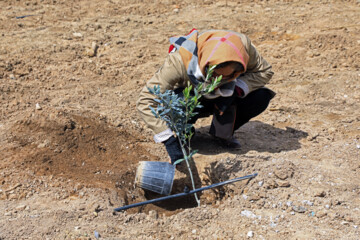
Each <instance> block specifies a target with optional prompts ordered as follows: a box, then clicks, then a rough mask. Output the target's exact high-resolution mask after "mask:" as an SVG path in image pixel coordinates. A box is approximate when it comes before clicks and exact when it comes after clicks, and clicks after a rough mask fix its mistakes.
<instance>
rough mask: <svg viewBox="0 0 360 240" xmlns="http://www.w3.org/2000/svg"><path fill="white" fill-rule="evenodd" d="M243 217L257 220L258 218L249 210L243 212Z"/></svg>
mask: <svg viewBox="0 0 360 240" xmlns="http://www.w3.org/2000/svg"><path fill="white" fill-rule="evenodd" d="M241 216H245V217H248V218H257V216H256V215H255V214H254V213H253V212H251V211H249V210H243V211H241Z"/></svg>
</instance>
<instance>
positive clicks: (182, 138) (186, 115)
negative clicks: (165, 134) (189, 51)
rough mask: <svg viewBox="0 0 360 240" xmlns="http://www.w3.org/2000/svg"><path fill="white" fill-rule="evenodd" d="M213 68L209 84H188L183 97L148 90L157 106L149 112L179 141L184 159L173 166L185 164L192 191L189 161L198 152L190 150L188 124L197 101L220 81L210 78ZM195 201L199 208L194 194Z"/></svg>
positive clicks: (155, 89) (193, 185)
mask: <svg viewBox="0 0 360 240" xmlns="http://www.w3.org/2000/svg"><path fill="white" fill-rule="evenodd" d="M215 67H216V65H214V66H211V67H209V69H208V71H207V74H206V79H205V82H206V83H208V82H210V81H211V83H210V84H208V85H207V86H205V85H204V84H202V83H200V84H198V85H197V86H196V87H193V86H192V85H190V83H189V84H188V86H187V87H186V88H185V89H184V90H183V97H180V96H178V95H177V94H175V93H174V91H173V90H166V91H165V92H164V93H161V91H160V87H159V86H155V87H154V88H152V89H151V88H148V89H149V91H150V93H152V94H154V95H155V96H156V97H157V98H156V99H155V102H156V105H157V106H156V108H153V107H151V106H150V109H151V112H152V113H153V114H154V116H155V117H156V118H160V119H162V120H164V121H165V122H166V124H167V125H168V126H169V128H170V129H171V130H172V131H173V132H174V133H175V136H176V137H177V138H178V140H179V143H180V146H181V150H182V153H183V155H184V158H182V159H179V160H177V161H176V162H175V163H174V164H175V165H176V164H179V163H181V162H182V161H185V162H186V165H187V168H188V171H189V175H190V179H191V183H192V187H193V189H195V183H194V178H193V174H192V171H191V168H190V160H191V159H192V157H193V156H194V154H195V153H197V152H198V151H197V150H192V149H191V145H190V140H191V138H192V136H193V135H194V132H192V127H193V124H190V123H189V120H190V119H191V118H192V117H194V116H195V115H196V114H197V112H196V109H197V108H201V107H202V106H201V105H200V101H199V100H200V98H201V97H202V96H203V95H206V94H208V93H210V92H212V91H214V89H215V88H216V87H217V86H218V85H219V83H220V81H221V78H222V76H219V77H216V78H212V74H213V72H214V69H215ZM195 199H196V202H197V204H198V206H200V200H199V199H198V196H197V194H196V193H195Z"/></svg>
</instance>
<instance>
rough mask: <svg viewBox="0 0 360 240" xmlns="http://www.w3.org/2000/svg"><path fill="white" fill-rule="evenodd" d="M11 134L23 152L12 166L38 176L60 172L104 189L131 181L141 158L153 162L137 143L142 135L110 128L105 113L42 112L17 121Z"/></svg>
mask: <svg viewBox="0 0 360 240" xmlns="http://www.w3.org/2000/svg"><path fill="white" fill-rule="evenodd" d="M11 132H12V136H11V137H10V139H9V141H11V142H14V143H17V144H18V146H17V147H15V148H13V149H12V150H13V151H14V153H15V154H16V155H19V156H22V157H21V158H20V159H19V158H18V159H17V161H16V162H14V164H19V165H21V166H23V167H24V168H29V169H32V170H33V171H34V172H35V173H36V174H37V175H53V176H55V177H57V176H62V177H65V178H69V179H72V180H74V181H76V182H81V183H83V184H90V185H93V186H98V187H103V188H113V187H115V185H116V184H117V185H121V183H122V182H127V183H128V182H131V180H133V178H134V166H135V165H136V164H137V162H138V161H139V160H154V157H153V156H152V155H151V154H149V152H147V151H146V150H144V149H143V148H142V147H139V146H137V144H138V143H139V142H141V138H140V137H139V136H136V135H134V134H132V133H129V132H127V131H126V130H124V129H119V128H116V127H111V126H109V124H107V123H106V120H105V119H103V118H101V116H96V117H94V116H90V115H89V114H82V116H80V115H75V114H71V113H65V112H62V111H55V112H51V113H47V112H40V111H39V112H37V113H35V114H31V116H30V117H28V118H26V120H21V121H18V122H17V123H16V124H15V125H14V126H13V127H12V129H11ZM134 149H136V151H134Z"/></svg>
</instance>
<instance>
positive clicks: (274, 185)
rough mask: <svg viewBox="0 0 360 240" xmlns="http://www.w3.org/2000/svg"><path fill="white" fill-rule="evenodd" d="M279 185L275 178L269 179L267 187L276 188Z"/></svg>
mask: <svg viewBox="0 0 360 240" xmlns="http://www.w3.org/2000/svg"><path fill="white" fill-rule="evenodd" d="M278 186H279V185H278V184H277V183H276V182H275V181H274V180H273V179H269V181H267V182H266V188H267V189H274V188H277V187H278Z"/></svg>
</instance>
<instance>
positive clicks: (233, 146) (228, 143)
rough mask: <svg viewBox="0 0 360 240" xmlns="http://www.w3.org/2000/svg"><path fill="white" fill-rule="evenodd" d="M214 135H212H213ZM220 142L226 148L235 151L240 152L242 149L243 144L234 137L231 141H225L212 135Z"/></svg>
mask: <svg viewBox="0 0 360 240" xmlns="http://www.w3.org/2000/svg"><path fill="white" fill-rule="evenodd" d="M211 135H212V134H211ZM212 136H213V137H214V138H215V139H216V140H217V141H218V142H220V144H221V145H222V146H223V147H225V148H229V149H234V150H239V149H241V144H240V142H239V140H237V139H236V138H234V137H231V138H230V139H224V138H219V137H215V136H214V135H212Z"/></svg>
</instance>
